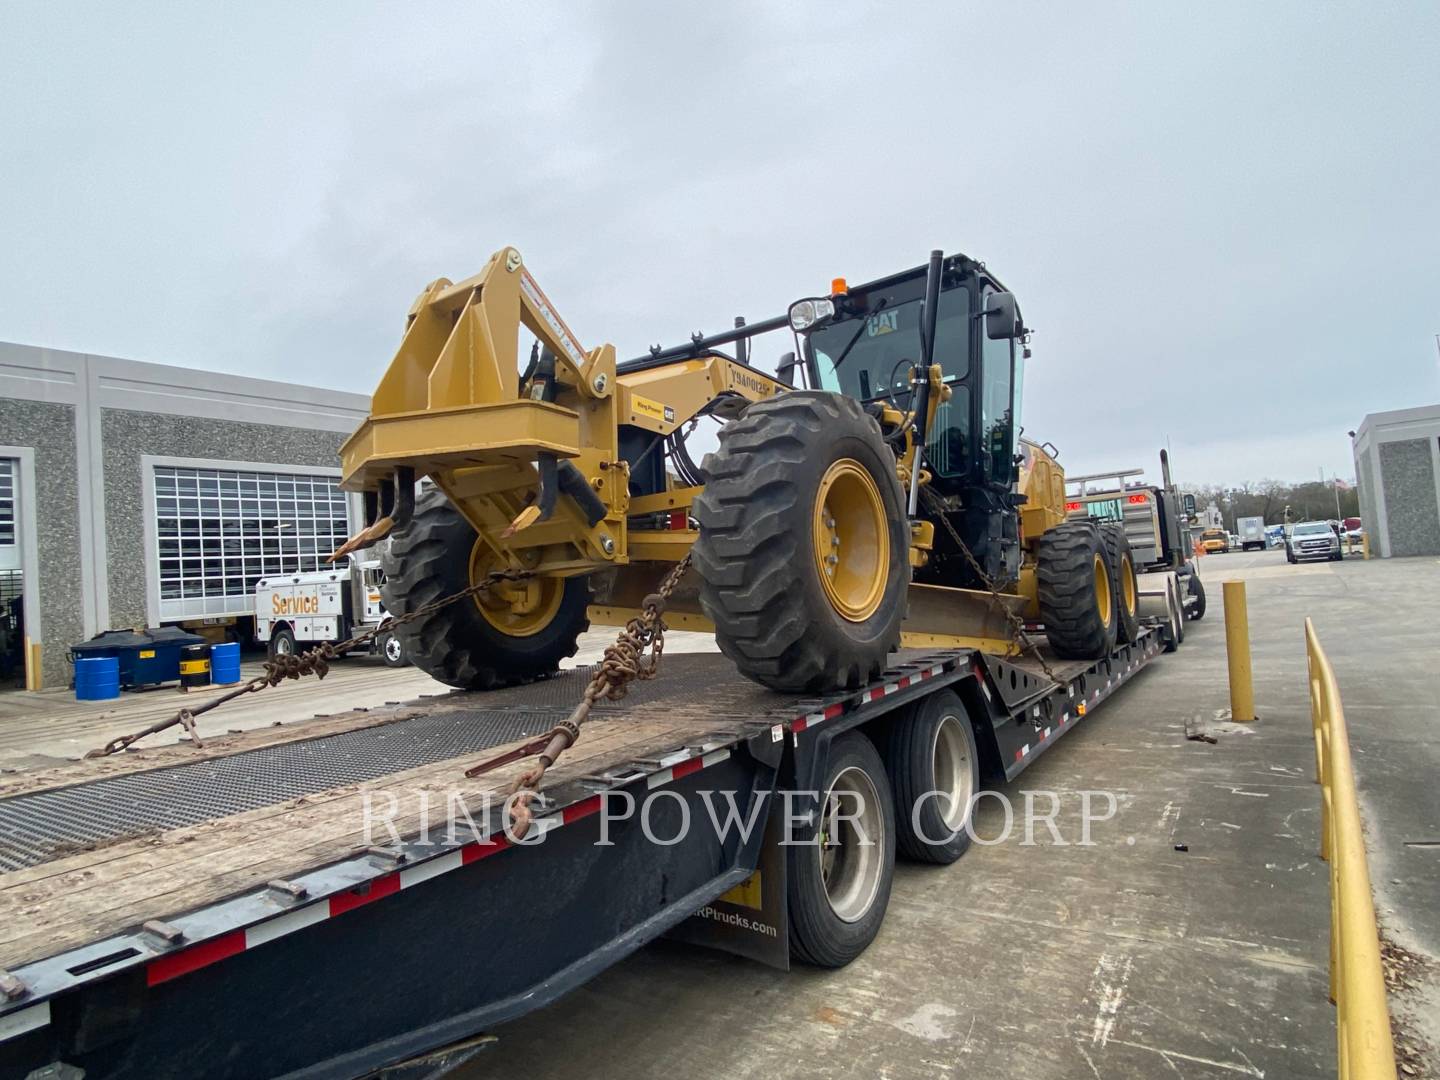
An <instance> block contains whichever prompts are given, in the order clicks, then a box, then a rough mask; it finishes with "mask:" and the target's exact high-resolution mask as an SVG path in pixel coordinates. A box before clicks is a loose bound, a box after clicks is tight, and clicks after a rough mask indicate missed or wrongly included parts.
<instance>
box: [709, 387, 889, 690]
mask: <svg viewBox="0 0 1440 1080" xmlns="http://www.w3.org/2000/svg"><path fill="white" fill-rule="evenodd" d="M704 469H705V472H706V473H707V474H708V475H709V480H708V482H707V483H706V485H705V490H704V492H703V493H701V494H700V495H699V496H697V497H696V499H695V517H696V520H697V521H698V522H699V526H700V536H699V539H697V540H696V541H695V544H694V546H693V547H692V548H691V553H692V556H693V558H694V565H695V572H696V573H697V574H698V575H699V577H700V605H701V608H702V609H703V610H704V612H705V615H706V617H707V618H709V619H710V620H711V621H712V622H713V623H714V624H715V640H716V642H717V643H718V644H719V646H720V651H721V652H723V653H724V654H725V655H726V656H728V657H730V659H731V660H733V661H734V662H735V665H736V667H738V668H739V669H740V672H741V673H742V674H743V675H745V676H746V677H748V678H750V679H753V680H755V681H756V682H758V683H760V684H762V685H764V686H768V687H770V688H771V689H772V690H780V691H783V692H812V691H826V690H834V689H849V688H853V687H857V686H862V685H864V684H865V683H866V682H869V681H870V680H871V679H873V678H874V677H875V676H877V675H878V674H879V673H880V672H881V671H882V670H883V669H884V667H885V663H886V660H887V658H888V656H889V654H890V653H891V652H892V651H893V650H895V649H897V648H899V646H900V623H901V620H902V619H904V617H905V604H906V599H907V595H908V589H909V584H910V530H909V524H908V520H909V519H908V518H907V517H906V514H905V506H904V498H903V495H902V493H901V490H900V480H899V477H898V475H897V474H896V469H895V455H894V453H893V452H892V451H891V450H890V449H889V448H888V447H887V446H886V445H885V442H884V440H883V439H882V438H881V435H880V426H879V424H877V423H876V422H875V420H874V419H873V418H872V417H870V416H868V415H867V414H866V413H865V410H864V409H863V408H862V407H861V405H860V403H859V402H858V401H856V400H854V399H853V398H849V397H845V396H844V395H841V394H833V393H829V392H828V391H820V390H806V391H796V392H793V393H787V394H781V395H779V396H777V397H773V398H770V399H768V400H766V401H761V402H756V403H755V404H753V405H751V406H749V407H748V408H747V409H746V410H745V413H744V415H743V416H742V417H741V418H740V419H739V420H735V421H732V422H731V423H729V424H726V425H725V426H724V427H723V428H721V429H720V448H719V449H718V450H716V451H715V452H714V453H713V454H708V455H706V458H705V461H704ZM847 555H850V558H849V560H848V561H847V559H846V556H847ZM831 558H834V559H836V560H837V561H836V562H834V563H831V562H830V561H829V560H830V559H831Z"/></svg>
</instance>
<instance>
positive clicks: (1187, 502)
mask: <svg viewBox="0 0 1440 1080" xmlns="http://www.w3.org/2000/svg"><path fill="white" fill-rule="evenodd" d="M1180 502H1181V505H1182V506H1184V507H1185V516H1186V517H1187V518H1193V517H1194V516H1195V496H1194V495H1185V496H1183V497H1182V498H1181V500H1180Z"/></svg>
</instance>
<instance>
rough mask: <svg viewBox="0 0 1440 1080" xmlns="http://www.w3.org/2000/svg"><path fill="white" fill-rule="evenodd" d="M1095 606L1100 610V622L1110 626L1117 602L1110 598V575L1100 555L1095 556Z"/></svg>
mask: <svg viewBox="0 0 1440 1080" xmlns="http://www.w3.org/2000/svg"><path fill="white" fill-rule="evenodd" d="M1095 606H1096V607H1097V608H1098V609H1099V610H1100V621H1101V622H1102V623H1104V624H1105V625H1106V626H1109V625H1110V621H1111V620H1112V619H1113V618H1114V617H1115V601H1114V599H1113V598H1112V597H1111V596H1110V574H1109V572H1108V571H1107V570H1106V569H1105V560H1104V559H1103V558H1102V557H1101V556H1100V555H1099V554H1098V553H1097V554H1096V555H1095Z"/></svg>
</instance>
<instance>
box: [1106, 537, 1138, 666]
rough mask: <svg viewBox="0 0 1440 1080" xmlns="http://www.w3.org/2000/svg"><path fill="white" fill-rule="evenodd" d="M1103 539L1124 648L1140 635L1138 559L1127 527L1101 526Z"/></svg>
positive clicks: (1119, 637)
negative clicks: (1136, 570)
mask: <svg viewBox="0 0 1440 1080" xmlns="http://www.w3.org/2000/svg"><path fill="white" fill-rule="evenodd" d="M1100 538H1101V539H1102V540H1104V541H1105V554H1106V556H1107V557H1108V558H1109V560H1110V591H1111V592H1112V593H1113V594H1114V595H1115V614H1116V617H1117V618H1118V619H1119V622H1118V623H1116V628H1115V640H1116V641H1118V642H1120V643H1121V644H1124V643H1125V642H1127V641H1134V640H1135V639H1136V638H1137V637H1139V635H1140V584H1139V582H1138V581H1137V580H1136V579H1135V556H1134V555H1133V554H1131V551H1130V539H1129V537H1127V536H1126V535H1125V526H1124V525H1122V524H1120V523H1119V522H1118V521H1104V522H1101V523H1100Z"/></svg>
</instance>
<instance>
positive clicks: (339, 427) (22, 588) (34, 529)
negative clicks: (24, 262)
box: [0, 342, 370, 689]
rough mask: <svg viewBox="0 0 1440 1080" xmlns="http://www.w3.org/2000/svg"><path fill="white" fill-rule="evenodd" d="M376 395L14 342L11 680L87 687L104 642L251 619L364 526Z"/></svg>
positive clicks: (2, 371) (1, 526) (2, 493)
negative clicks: (88, 665) (353, 489)
mask: <svg viewBox="0 0 1440 1080" xmlns="http://www.w3.org/2000/svg"><path fill="white" fill-rule="evenodd" d="M369 407H370V399H369V398H368V397H367V396H366V395H363V394H350V393H340V392H337V391H333V390H323V389H319V388H316V387H310V386H296V385H291V384H288V383H280V382H273V381H269V380H265V379H251V378H244V377H240V376H234V375H221V374H217V373H214V372H207V371H196V370H193V369H189V368H176V367H167V366H164V365H160V364H147V363H140V362H137V361H133V360H120V359H116V358H114V357H108V356H92V355H87V354H83V353H73V352H63V351H60V350H56V349H44V348H37V347H34V346H28V345H13V344H7V343H4V342H0V652H3V651H6V650H7V649H8V653H7V656H8V659H9V662H8V664H7V665H6V667H0V676H4V675H6V674H7V670H6V668H7V667H8V674H9V676H10V679H11V680H12V684H14V683H21V682H22V681H23V685H24V686H25V687H26V688H29V689H38V688H40V687H42V686H63V685H65V684H67V683H68V682H69V680H70V669H69V664H68V661H67V659H66V652H67V650H68V647H69V646H70V645H72V644H74V643H76V642H78V641H83V640H85V639H86V638H89V637H92V636H93V635H94V634H96V633H97V632H99V631H100V630H105V629H112V628H118V627H134V626H158V625H162V624H165V623H175V622H181V621H187V620H198V619H218V620H225V619H228V618H231V617H243V616H245V615H247V614H249V613H251V611H252V609H253V592H254V585H255V580H256V579H257V578H259V577H261V576H263V575H266V574H273V573H285V572H293V571H299V570H310V569H315V568H317V566H318V562H319V560H320V559H321V558H323V557H324V556H325V555H326V554H328V553H329V552H330V551H332V550H334V547H335V545H336V544H337V543H338V541H339V539H343V537H345V536H346V535H348V534H349V533H350V532H351V531H352V528H353V527H354V526H355V525H356V524H357V522H358V518H359V509H360V508H359V505H358V502H357V500H356V499H355V498H353V497H350V496H347V495H346V494H345V493H343V492H341V491H340V490H339V489H338V487H337V481H338V477H339V474H340V470H339V467H338V465H339V462H338V458H337V451H338V449H339V446H340V443H341V442H342V441H343V440H344V439H345V437H346V436H347V435H348V434H349V433H350V432H351V431H353V430H354V428H355V427H356V425H357V424H358V423H359V422H360V421H361V420H362V419H363V418H364V416H365V415H366V414H367V412H368V411H369Z"/></svg>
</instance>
